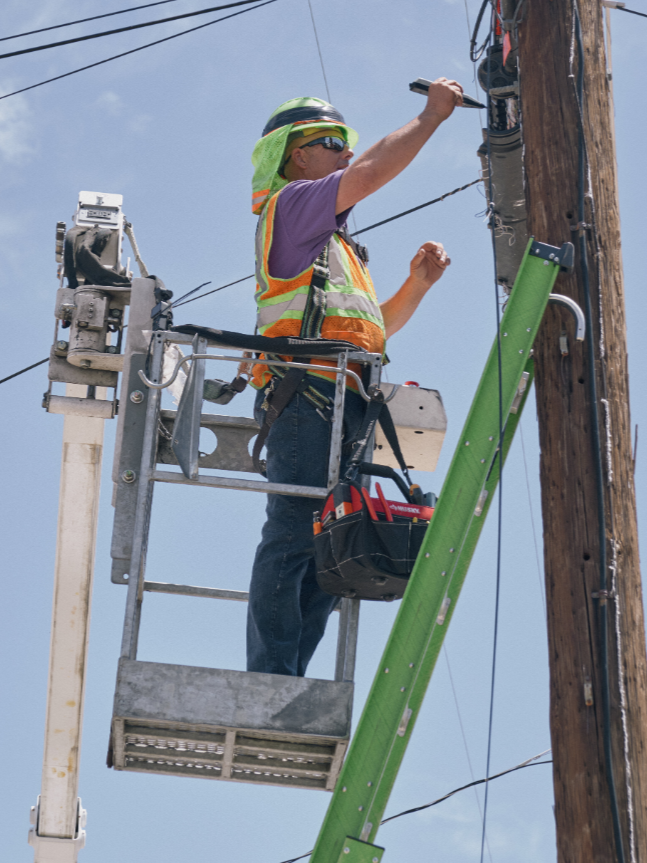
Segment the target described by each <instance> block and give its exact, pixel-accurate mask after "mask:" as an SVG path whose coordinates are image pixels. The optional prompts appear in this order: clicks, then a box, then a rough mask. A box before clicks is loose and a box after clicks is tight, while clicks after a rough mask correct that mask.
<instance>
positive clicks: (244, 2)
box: [0, 0, 257, 60]
mask: <svg viewBox="0 0 647 863" xmlns="http://www.w3.org/2000/svg"><path fill="white" fill-rule="evenodd" d="M256 2H257V0H236V2H235V3H226V4H225V5H224V6H210V7H209V8H207V9H199V10H198V11H197V12H184V13H183V14H182V15H171V16H170V17H169V18H158V19H157V21H144V22H142V23H141V24H130V25H129V26H128V27H117V28H116V29H115V30H103V31H102V32H101V33H89V34H88V35H87V36H75V37H74V38H73V39H62V40H61V41H60V42H49V43H48V44H47V45H36V46H34V47H33V48H21V49H20V50H19V51H9V52H8V53H7V54H0V60H6V59H7V58H8V57H19V56H20V55H21V54H33V53H34V52H35V51H46V50H47V49H48V48H60V47H61V46H62V45H74V44H75V43H76V42H87V41H88V40H90V39H101V38H102V37H103V36H114V35H115V34H116V33H128V32H129V31H130V30H141V29H142V28H144V27H155V26H156V25H157V24H167V23H168V22H169V21H179V20H180V19H182V18H195V16H196V15H207V14H209V13H210V12H221V11H222V10H223V9H232V8H233V7H234V6H248V5H251V4H252V3H256Z"/></svg>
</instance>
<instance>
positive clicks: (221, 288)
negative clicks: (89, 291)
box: [173, 273, 256, 309]
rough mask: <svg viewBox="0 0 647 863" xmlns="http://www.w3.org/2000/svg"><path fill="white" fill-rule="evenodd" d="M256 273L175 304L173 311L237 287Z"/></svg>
mask: <svg viewBox="0 0 647 863" xmlns="http://www.w3.org/2000/svg"><path fill="white" fill-rule="evenodd" d="M255 275H256V273H251V274H250V275H249V276H243V278H242V279H236V281H235V282H229V283H228V284H226V285H221V286H220V287H219V288H214V289H213V290H212V291H207V292H206V293H204V294H200V296H199V297H192V298H191V299H190V300H185V301H184V302H183V303H175V304H174V305H173V308H174V309H179V307H180V306H185V305H186V304H187V303H192V302H194V300H201V299H202V297H208V296H209V294H215V293H217V292H218V291H223V290H224V289H225V288H230V287H231V286H232V285H238V284H239V283H240V282H246V281H247V280H248V279H253V278H254V276H255Z"/></svg>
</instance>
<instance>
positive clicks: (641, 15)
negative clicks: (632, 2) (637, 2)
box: [613, 6, 647, 18]
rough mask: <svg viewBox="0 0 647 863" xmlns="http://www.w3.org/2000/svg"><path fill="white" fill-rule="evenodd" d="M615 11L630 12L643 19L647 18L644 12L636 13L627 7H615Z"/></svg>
mask: <svg viewBox="0 0 647 863" xmlns="http://www.w3.org/2000/svg"><path fill="white" fill-rule="evenodd" d="M613 8H614V9H619V10H620V11H621V12H629V13H630V14H631V15H640V17H641V18H647V14H645V13H644V12H636V10H635V9H627V7H626V6H614V7H613Z"/></svg>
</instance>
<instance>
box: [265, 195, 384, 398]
mask: <svg viewBox="0 0 647 863" xmlns="http://www.w3.org/2000/svg"><path fill="white" fill-rule="evenodd" d="M279 194H280V192H277V193H276V194H275V195H273V197H272V198H271V200H270V201H269V203H268V205H267V206H266V208H265V210H264V212H263V214H262V216H261V218H260V219H259V224H258V229H257V232H256V282H257V284H256V303H257V309H258V311H257V326H258V331H259V333H261V334H262V335H264V336H298V335H299V333H300V330H301V322H302V320H303V312H304V310H305V307H306V301H307V298H308V292H309V290H310V280H311V277H312V265H311V266H310V267H308V268H307V269H306V270H304V271H303V272H302V273H299V274H298V275H297V276H295V277H294V278H292V279H277V278H273V277H272V276H270V274H269V264H268V262H269V254H270V248H271V244H272V235H273V229H274V216H275V213H276V204H277V200H278V196H279ZM328 263H329V267H330V278H329V279H328V280H327V281H326V318H325V320H324V323H323V325H322V328H321V337H322V338H327V339H345V340H346V341H350V342H352V343H353V344H356V345H357V346H358V347H362V348H364V349H365V350H367V351H370V352H372V353H383V351H384V345H385V334H384V322H383V320H382V313H381V310H380V306H379V303H378V301H377V297H376V296H375V289H374V288H373V282H372V281H371V277H370V274H369V272H368V270H367V269H366V267H365V266H363V265H362V264H361V263H360V261H359V260H358V259H357V257H356V255H355V253H354V252H353V250H352V248H351V247H350V245H349V244H348V243H346V242H345V241H344V240H342V239H341V237H339V236H338V235H337V234H335V235H333V237H332V239H331V241H330V243H329V255H328ZM329 364H330V365H334V363H325V365H329ZM266 369H267V367H266V366H261V365H257V366H256V367H255V368H254V378H253V380H252V383H253V384H254V385H255V386H264V384H265V383H266V382H267V380H268V379H269V374H268V373H266ZM320 376H321V377H329V378H330V377H334V375H332V374H327V373H321V375H320Z"/></svg>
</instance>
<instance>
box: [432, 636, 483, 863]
mask: <svg viewBox="0 0 647 863" xmlns="http://www.w3.org/2000/svg"><path fill="white" fill-rule="evenodd" d="M443 654H444V656H445V662H446V663H447V673H448V674H449V683H450V685H451V688H452V695H453V696H454V705H455V706H456V714H457V716H458V726H459V728H460V730H461V737H462V738H463V746H464V747H465V755H466V757H467V766H468V767H469V771H470V776H471V778H472V782H474V769H473V767H472V759H471V758H470V750H469V747H468V745H467V736H466V735H465V729H464V728H463V717H462V716H461V709H460V707H459V704H458V696H457V695H456V687H455V686H454V676H453V674H452V668H451V665H450V664H449V654H448V653H447V645H446V644H445V642H444V641H443ZM474 797H475V798H476V805H477V807H478V810H479V816H480V818H481V821H482V820H483V809H482V808H481V798H480V797H479V793H478V791H477V790H476V788H474ZM486 844H487V850H488V855H489V857H490V863H492V851H491V850H490V843H489V842H488V841H487V838H486Z"/></svg>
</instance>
